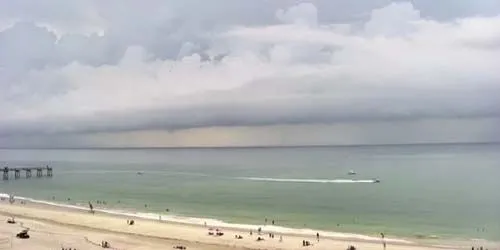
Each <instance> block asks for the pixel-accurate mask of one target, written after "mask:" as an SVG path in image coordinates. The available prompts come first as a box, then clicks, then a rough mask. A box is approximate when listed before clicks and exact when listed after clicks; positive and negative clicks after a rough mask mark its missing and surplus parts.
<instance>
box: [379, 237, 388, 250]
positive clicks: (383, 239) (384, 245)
mask: <svg viewBox="0 0 500 250" xmlns="http://www.w3.org/2000/svg"><path fill="white" fill-rule="evenodd" d="M380 237H381V238H382V246H383V247H384V249H385V248H386V247H387V244H386V242H385V234H384V233H380Z"/></svg>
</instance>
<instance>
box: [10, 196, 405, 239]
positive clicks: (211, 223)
mask: <svg viewBox="0 0 500 250" xmlns="http://www.w3.org/2000/svg"><path fill="white" fill-rule="evenodd" d="M9 197H10V195H9V194H3V193H0V198H9ZM15 199H16V200H23V201H27V202H32V203H36V204H42V205H48V206H56V207H61V208H66V209H75V210H80V211H88V210H89V208H88V207H87V206H86V205H83V204H80V205H70V204H63V203H57V202H51V201H44V200H37V199H33V198H28V197H21V196H15ZM94 210H95V211H97V212H101V213H106V214H110V215H117V216H124V217H132V218H141V219H147V220H156V221H162V222H171V223H179V224H188V225H198V226H204V225H206V226H207V227H215V228H227V229H233V230H242V231H251V230H252V231H257V229H258V228H261V229H262V231H263V232H272V233H274V234H284V235H304V236H311V235H312V236H314V235H316V233H319V234H320V235H321V236H322V237H332V238H337V239H354V240H364V241H380V238H379V237H373V236H367V235H361V234H353V233H338V232H330V231H319V230H314V229H310V228H288V227H282V226H276V225H251V224H237V223H227V222H224V221H222V220H217V219H211V218H196V217H183V216H177V215H165V214H158V213H146V212H132V211H124V210H117V209H113V210H111V209H102V208H96V209H94ZM385 241H386V242H388V243H390V242H392V243H400V244H413V242H411V241H408V240H403V239H390V238H386V239H385Z"/></svg>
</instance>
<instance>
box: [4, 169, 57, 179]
mask: <svg viewBox="0 0 500 250" xmlns="http://www.w3.org/2000/svg"><path fill="white" fill-rule="evenodd" d="M11 172H14V179H19V178H21V172H24V174H25V176H26V178H27V179H29V178H31V174H32V172H36V177H43V176H47V177H52V167H49V166H46V167H18V168H16V167H13V168H11V167H4V168H3V180H4V181H6V180H9V177H10V173H11Z"/></svg>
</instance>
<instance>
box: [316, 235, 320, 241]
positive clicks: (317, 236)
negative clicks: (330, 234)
mask: <svg viewBox="0 0 500 250" xmlns="http://www.w3.org/2000/svg"><path fill="white" fill-rule="evenodd" d="M316 240H317V241H318V242H319V233H316Z"/></svg>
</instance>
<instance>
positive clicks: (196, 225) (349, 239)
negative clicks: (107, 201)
mask: <svg viewBox="0 0 500 250" xmlns="http://www.w3.org/2000/svg"><path fill="white" fill-rule="evenodd" d="M0 197H3V198H4V202H2V203H0V204H1V205H0V214H4V215H13V216H16V217H25V218H28V219H32V220H43V221H47V222H50V223H56V224H63V225H69V226H75V227H84V228H89V229H93V230H104V231H106V232H112V233H126V234H132V235H138V236H142V237H158V238H160V239H169V240H187V241H188V242H190V241H192V240H190V239H189V238H190V237H189V236H187V237H186V236H181V237H177V238H168V237H164V236H162V235H155V234H151V233H145V234H142V233H140V232H129V231H127V230H123V229H120V230H113V229H110V228H106V227H99V226H95V225H89V224H85V223H79V222H78V220H76V221H70V222H71V223H67V222H68V221H61V220H60V219H59V218H57V217H51V216H48V215H47V213H49V212H65V214H66V213H67V214H71V215H74V216H79V217H85V218H87V217H90V218H88V219H91V218H92V217H94V218H105V219H113V220H119V221H122V222H123V221H125V220H127V219H134V220H136V221H140V223H141V224H143V223H148V224H151V223H153V224H154V227H162V226H164V227H174V228H177V229H179V228H183V229H188V230H192V231H197V234H200V235H203V236H206V234H207V232H206V231H207V230H208V228H210V227H213V228H219V229H221V230H224V231H231V232H232V233H233V234H242V235H248V234H249V232H250V230H253V231H254V232H255V233H254V234H255V235H256V236H257V228H258V227H261V228H262V231H263V232H265V234H267V233H273V234H276V235H280V236H283V237H284V238H286V239H289V238H294V239H295V240H297V241H298V242H300V241H299V239H304V238H305V239H309V240H311V241H312V242H315V234H316V233H317V232H318V233H319V234H320V235H321V239H324V240H325V241H332V242H335V243H337V244H345V245H346V246H347V245H348V243H351V244H354V245H366V246H363V248H368V249H370V248H371V247H374V248H380V246H381V244H382V240H381V239H380V238H377V237H373V236H367V235H359V234H350V233H338V232H329V231H316V230H313V229H294V228H286V227H279V226H272V225H267V226H263V225H260V226H259V225H245V224H230V223H226V222H223V221H219V220H214V219H208V218H207V219H204V218H186V217H182V216H172V215H169V216H165V215H161V220H160V218H159V214H153V213H140V212H129V211H117V210H107V209H102V208H96V209H95V211H96V214H94V215H93V214H90V213H89V212H88V211H89V209H88V208H86V207H81V206H75V205H67V204H59V203H55V202H48V201H39V200H34V199H30V198H25V197H16V198H17V200H22V201H24V203H25V204H19V202H16V203H14V204H9V202H8V200H7V199H5V198H8V196H7V197H5V194H0ZM22 211H28V212H24V213H23V212H22ZM40 214H46V216H40ZM28 215H29V216H28ZM52 216H53V215H52ZM205 222H206V223H207V225H206V226H205V225H204V223H205ZM123 223H124V222H123ZM265 234H264V236H263V237H265ZM256 236H255V237H256ZM245 237H247V236H245ZM198 241H199V242H203V243H207V244H218V242H213V241H212V240H211V239H210V240H209V239H206V240H205V239H201V240H200V239H198V240H196V242H198ZM385 242H386V243H387V244H388V245H390V246H399V247H398V249H406V248H408V249H462V248H463V249H470V247H457V245H455V244H449V242H446V241H445V240H437V241H436V242H434V243H433V244H423V243H420V242H417V241H410V240H406V239H399V238H385ZM481 242H483V241H481ZM484 242H486V241H484ZM234 243H238V241H237V240H236V242H233V244H234ZM465 243H466V242H461V243H460V244H459V245H461V246H463V245H464V244H465ZM467 244H471V242H468V243H467ZM223 245H227V244H223ZM252 245H253V244H252ZM297 245H298V244H297ZM483 245H485V244H483ZM466 246H468V245H466ZM492 246H493V245H492ZM241 247H245V248H250V249H256V248H252V247H250V246H246V245H243V246H241ZM280 249H281V248H280ZM285 249H289V248H285Z"/></svg>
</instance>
